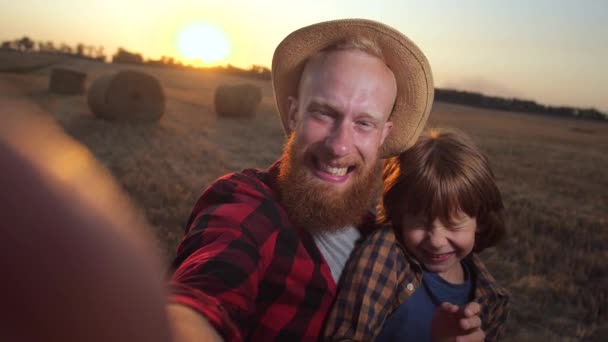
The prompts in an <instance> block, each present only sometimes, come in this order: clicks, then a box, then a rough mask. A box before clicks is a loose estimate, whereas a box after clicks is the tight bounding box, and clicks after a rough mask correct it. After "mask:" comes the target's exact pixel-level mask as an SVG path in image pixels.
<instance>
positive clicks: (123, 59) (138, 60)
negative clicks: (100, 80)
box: [112, 48, 144, 64]
mask: <svg viewBox="0 0 608 342" xmlns="http://www.w3.org/2000/svg"><path fill="white" fill-rule="evenodd" d="M143 62H144V58H143V57H142V55H141V54H140V53H133V52H129V51H127V50H125V49H123V48H118V51H116V53H115V54H114V55H113V56H112V63H128V64H142V63H143Z"/></svg>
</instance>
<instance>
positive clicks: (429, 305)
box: [325, 129, 509, 341]
mask: <svg viewBox="0 0 608 342" xmlns="http://www.w3.org/2000/svg"><path fill="white" fill-rule="evenodd" d="M383 181H384V189H383V195H382V204H381V206H380V216H379V223H380V224H382V225H383V226H382V227H380V228H379V229H376V230H375V231H374V232H373V233H371V234H370V236H368V237H367V238H366V239H365V240H364V241H363V242H362V243H361V245H360V246H359V247H358V248H357V249H356V251H355V253H353V256H352V257H351V259H350V260H349V262H348V264H347V266H346V268H345V270H344V275H345V276H344V278H343V279H342V283H341V288H340V290H339V293H338V297H337V299H336V303H335V306H334V308H333V310H332V312H331V314H330V317H329V320H328V322H327V326H326V330H325V335H326V337H327V338H328V339H330V340H354V341H372V340H376V341H403V340H412V341H429V340H437V339H442V338H446V337H447V338H449V337H450V336H455V335H456V334H458V333H459V332H462V330H465V331H466V327H462V326H458V319H459V313H458V311H457V309H456V306H461V305H464V304H465V303H468V302H470V301H471V300H474V301H476V302H478V303H479V304H480V305H481V308H482V311H481V314H480V318H481V321H482V328H483V330H484V332H485V334H486V340H497V339H498V338H499V337H500V336H501V335H502V334H503V332H504V323H505V321H506V318H507V315H508V311H509V306H508V303H509V295H508V293H507V291H506V290H505V289H503V288H501V287H499V286H498V285H497V284H496V281H495V280H494V278H492V276H491V275H490V274H489V273H488V271H487V270H486V268H485V266H484V265H483V263H482V262H481V260H480V259H479V258H478V257H477V255H476V253H478V252H481V251H482V250H484V249H485V248H488V247H491V246H494V245H495V244H496V243H498V242H499V241H500V239H501V238H502V237H503V235H504V232H505V224H504V217H503V208H504V207H503V204H502V199H501V195H500V192H499V190H498V187H497V186H496V183H495V180H494V175H493V173H492V171H491V169H490V167H489V164H488V161H487V158H486V157H485V156H484V155H483V154H482V153H481V152H480V150H479V149H478V148H477V147H476V146H475V144H474V143H473V142H472V141H471V140H470V139H469V138H468V137H467V136H466V135H464V134H463V133H459V132H456V131H448V130H438V129H434V130H430V131H427V132H426V133H425V134H423V135H422V136H421V137H420V139H419V140H418V142H417V143H416V144H415V145H414V146H413V147H412V148H411V149H409V150H407V151H405V152H403V153H402V154H401V155H399V156H397V157H393V158H392V159H389V160H388V161H387V163H386V164H385V167H384V174H383ZM446 303H450V304H446ZM439 306H443V307H445V308H446V310H448V311H449V310H452V311H454V315H453V316H452V317H448V318H447V319H446V316H445V315H444V316H443V317H438V315H435V317H434V315H433V313H434V312H435V309H436V308H437V307H439ZM448 316H449V315H448ZM431 326H432V329H431Z"/></svg>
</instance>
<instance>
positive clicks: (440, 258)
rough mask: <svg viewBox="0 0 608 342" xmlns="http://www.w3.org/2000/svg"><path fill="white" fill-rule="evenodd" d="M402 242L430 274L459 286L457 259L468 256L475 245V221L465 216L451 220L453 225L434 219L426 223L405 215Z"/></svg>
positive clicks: (461, 215) (458, 260) (461, 277)
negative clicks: (435, 274) (432, 273)
mask: <svg viewBox="0 0 608 342" xmlns="http://www.w3.org/2000/svg"><path fill="white" fill-rule="evenodd" d="M401 228H402V234H403V243H404V245H405V247H406V248H407V249H408V250H409V251H410V253H412V254H413V255H414V256H415V257H416V258H417V259H418V261H419V262H420V263H422V264H423V265H424V266H425V267H426V269H427V270H428V271H430V272H434V273H437V274H439V276H440V277H442V278H443V279H445V280H446V281H448V282H451V283H462V282H463V281H464V274H463V270H462V266H461V265H460V260H462V259H463V258H464V257H466V256H467V255H469V253H471V251H472V250H473V246H474V245H475V232H476V231H477V220H476V219H475V218H474V217H470V216H468V215H467V214H465V213H459V214H458V215H455V217H452V222H451V223H449V222H445V223H444V222H441V221H440V220H439V219H435V220H434V221H433V222H427V220H426V219H424V218H421V217H412V216H408V215H404V217H403V220H402V226H401Z"/></svg>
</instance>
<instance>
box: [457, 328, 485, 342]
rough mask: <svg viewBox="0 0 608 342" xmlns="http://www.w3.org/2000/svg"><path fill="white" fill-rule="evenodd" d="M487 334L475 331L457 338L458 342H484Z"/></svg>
mask: <svg viewBox="0 0 608 342" xmlns="http://www.w3.org/2000/svg"><path fill="white" fill-rule="evenodd" d="M485 338H486V334H485V333H484V332H483V331H482V330H481V329H479V330H475V331H473V332H471V333H470V334H468V335H465V336H458V337H456V339H455V340H456V342H483V341H484V340H485Z"/></svg>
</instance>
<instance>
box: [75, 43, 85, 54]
mask: <svg viewBox="0 0 608 342" xmlns="http://www.w3.org/2000/svg"><path fill="white" fill-rule="evenodd" d="M84 49H85V46H84V44H82V43H78V45H76V56H78V57H84V56H85V54H84Z"/></svg>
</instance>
